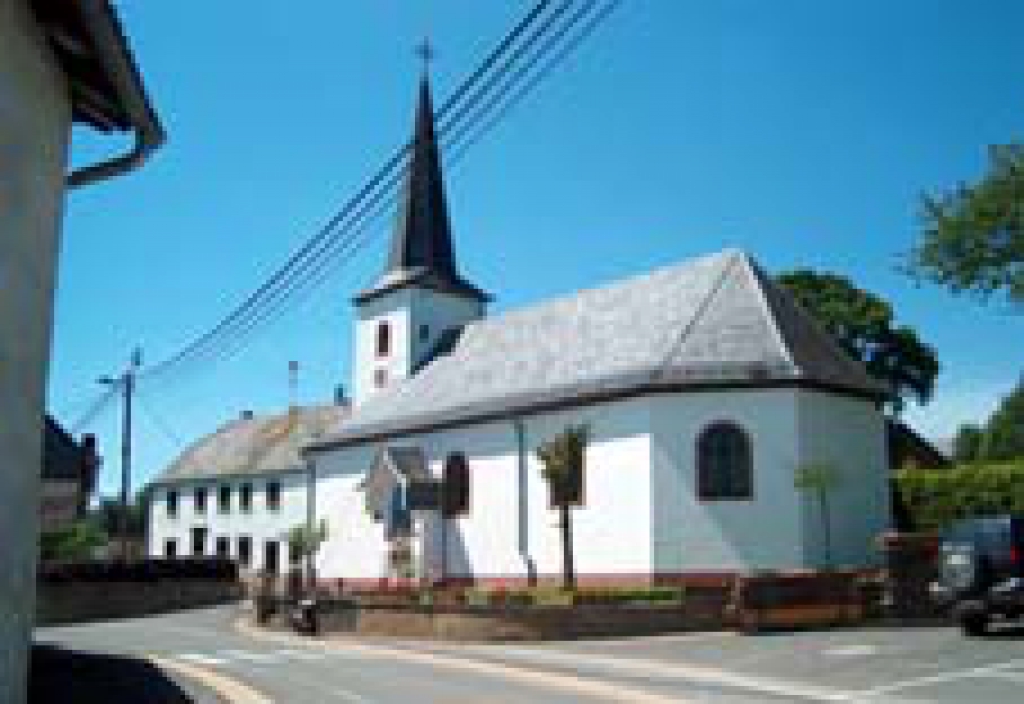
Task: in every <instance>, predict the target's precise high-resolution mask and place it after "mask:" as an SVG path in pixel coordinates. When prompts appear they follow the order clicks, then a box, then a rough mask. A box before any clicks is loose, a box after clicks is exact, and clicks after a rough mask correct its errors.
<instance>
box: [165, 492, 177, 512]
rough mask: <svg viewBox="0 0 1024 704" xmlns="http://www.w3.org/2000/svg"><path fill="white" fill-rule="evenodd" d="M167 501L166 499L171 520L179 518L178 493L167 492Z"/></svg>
mask: <svg viewBox="0 0 1024 704" xmlns="http://www.w3.org/2000/svg"><path fill="white" fill-rule="evenodd" d="M165 499H166V502H167V503H166V505H167V515H168V516H170V517H171V518H177V516H178V492H177V491H174V490H171V491H168V492H167V496H166V497H165Z"/></svg>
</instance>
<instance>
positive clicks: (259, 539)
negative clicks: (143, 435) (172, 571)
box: [147, 405, 348, 573]
mask: <svg viewBox="0 0 1024 704" xmlns="http://www.w3.org/2000/svg"><path fill="white" fill-rule="evenodd" d="M347 412H348V411H347V408H346V407H345V406H343V405H335V406H311V407H303V408H300V407H295V408H292V409H290V410H289V411H288V412H286V413H283V414H281V415H274V416H255V415H253V414H251V413H248V412H246V413H243V414H242V415H241V417H239V418H238V419H236V420H233V421H231V422H229V423H226V424H225V425H224V426H223V427H221V428H219V429H218V430H217V431H216V432H214V433H212V434H210V435H208V436H206V437H204V438H202V439H200V440H199V441H198V442H196V443H195V444H193V445H192V446H191V447H189V448H188V449H186V450H185V452H183V453H182V454H181V456H180V457H178V458H177V459H176V460H175V461H174V462H173V463H172V464H171V465H170V466H169V467H168V468H167V470H166V471H164V472H163V474H161V476H160V477H159V478H158V479H157V480H156V481H155V482H153V483H152V484H151V485H150V487H149V491H150V501H149V530H148V534H147V543H148V547H147V550H148V552H149V554H150V555H151V556H154V557H170V558H175V557H189V556H214V555H216V556H220V557H228V558H232V559H234V560H236V561H237V562H238V563H239V565H240V566H241V567H242V568H243V569H248V570H251V571H254V572H255V571H267V572H270V573H282V572H284V571H285V570H286V569H287V568H288V567H289V566H292V565H294V564H295V563H296V562H297V560H298V556H297V555H292V554H289V546H288V540H287V537H288V533H289V531H291V530H292V529H294V528H295V527H296V526H303V525H306V523H307V521H309V520H310V518H311V516H310V514H309V510H310V508H311V507H312V505H313V502H312V498H313V493H314V492H315V486H314V485H313V484H311V482H310V476H311V475H310V471H309V469H310V468H309V465H308V464H307V463H306V462H305V461H304V460H303V459H302V458H301V457H300V456H299V451H300V449H301V448H302V446H303V445H304V444H306V443H308V442H311V441H313V440H315V439H316V438H317V437H318V436H320V435H321V434H323V433H324V432H325V431H326V430H327V429H328V428H330V427H333V426H335V425H337V424H338V423H339V422H340V421H341V420H342V419H343V418H344V417H345V416H346V415H347Z"/></svg>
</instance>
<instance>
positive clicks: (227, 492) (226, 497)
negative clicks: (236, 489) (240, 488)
mask: <svg viewBox="0 0 1024 704" xmlns="http://www.w3.org/2000/svg"><path fill="white" fill-rule="evenodd" d="M217 510H219V511H220V512H221V513H228V512H229V511H231V487H230V486H228V485H226V484H225V485H224V486H222V487H220V488H219V489H218V490H217Z"/></svg>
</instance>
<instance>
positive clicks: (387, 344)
mask: <svg viewBox="0 0 1024 704" xmlns="http://www.w3.org/2000/svg"><path fill="white" fill-rule="evenodd" d="M390 354H391V326H390V325H388V324H387V323H378V324H377V356H378V357H381V358H383V357H387V356H388V355H390Z"/></svg>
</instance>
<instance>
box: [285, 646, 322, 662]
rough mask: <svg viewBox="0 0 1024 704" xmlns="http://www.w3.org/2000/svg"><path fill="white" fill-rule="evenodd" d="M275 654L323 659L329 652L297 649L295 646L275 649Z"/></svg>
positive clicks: (301, 658)
mask: <svg viewBox="0 0 1024 704" xmlns="http://www.w3.org/2000/svg"><path fill="white" fill-rule="evenodd" d="M274 655H280V656H281V657H283V658H291V659H293V660H323V659H324V658H326V657H327V653H321V652H317V651H315V650H296V649H295V648H281V649H280V650H275V651H274Z"/></svg>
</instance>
